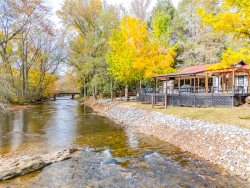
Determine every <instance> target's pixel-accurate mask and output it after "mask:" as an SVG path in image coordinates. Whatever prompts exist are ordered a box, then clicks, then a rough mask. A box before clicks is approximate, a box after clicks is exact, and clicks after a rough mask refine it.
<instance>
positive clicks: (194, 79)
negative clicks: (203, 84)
mask: <svg viewBox="0 0 250 188" xmlns="http://www.w3.org/2000/svg"><path fill="white" fill-rule="evenodd" d="M195 89H196V74H195V75H194V93H195Z"/></svg>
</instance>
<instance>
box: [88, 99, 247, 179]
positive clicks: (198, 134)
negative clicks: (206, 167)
mask: <svg viewBox="0 0 250 188" xmlns="http://www.w3.org/2000/svg"><path fill="white" fill-rule="evenodd" d="M87 103H88V105H89V106H91V107H92V108H93V109H94V110H95V111H96V112H98V113H100V114H101V115H103V116H106V117H109V118H110V119H112V120H114V121H116V122H119V123H122V124H123V125H124V126H127V127H128V128H129V129H132V130H133V131H135V132H139V133H144V134H149V135H152V136H154V137H157V138H159V139H161V140H164V141H166V142H168V143H171V144H173V145H175V146H177V147H179V148H181V149H182V150H183V151H188V152H191V153H193V154H195V155H197V156H199V157H202V158H203V159H205V160H208V161H210V162H211V163H213V164H216V165H219V166H221V167H223V168H225V169H227V170H228V171H229V172H230V173H231V174H232V175H237V176H240V177H241V178H243V179H245V180H248V181H250V131H249V130H248V129H244V128H239V127H237V126H234V125H229V124H227V125H225V124H213V123H209V122H206V121H200V120H191V119H187V118H181V117H177V116H174V115H169V114H164V113H161V112H157V111H150V110H145V109H142V108H139V107H135V106H131V105H129V104H128V103H122V102H111V101H110V100H105V99H102V100H98V101H96V102H90V101H88V102H87Z"/></svg>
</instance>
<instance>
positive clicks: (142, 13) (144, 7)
mask: <svg viewBox="0 0 250 188" xmlns="http://www.w3.org/2000/svg"><path fill="white" fill-rule="evenodd" d="M150 3H151V0H133V1H132V2H131V14H132V15H133V16H135V17H137V18H140V19H141V20H144V21H145V20H147V18H148V11H149V6H150Z"/></svg>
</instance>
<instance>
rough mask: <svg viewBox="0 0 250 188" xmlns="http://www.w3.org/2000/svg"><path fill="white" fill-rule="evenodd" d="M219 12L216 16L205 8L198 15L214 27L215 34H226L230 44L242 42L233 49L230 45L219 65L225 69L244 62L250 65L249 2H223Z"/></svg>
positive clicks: (246, 0)
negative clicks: (236, 41)
mask: <svg viewBox="0 0 250 188" xmlns="http://www.w3.org/2000/svg"><path fill="white" fill-rule="evenodd" d="M218 9H219V12H217V13H216V14H215V13H214V12H211V11H209V10H206V9H205V7H203V8H200V9H199V11H198V14H199V15H200V16H201V18H202V21H203V22H204V23H205V24H207V25H210V26H212V29H213V33H217V34H225V35H226V36H227V38H228V39H229V41H230V43H232V42H233V41H234V40H238V41H240V45H237V47H234V48H232V47H231V45H230V44H229V45H228V46H227V47H228V50H227V51H225V52H224V53H223V55H222V61H221V63H220V64H219V65H216V66H217V68H218V66H219V67H221V68H223V67H228V66H229V67H230V66H232V65H233V64H235V63H237V62H239V61H241V60H244V61H245V62H246V63H250V61H249V55H250V50H249V49H250V45H249V40H250V19H249V18H250V3H249V1H248V0H241V1H232V0H223V1H222V3H221V4H220V5H219V7H218Z"/></svg>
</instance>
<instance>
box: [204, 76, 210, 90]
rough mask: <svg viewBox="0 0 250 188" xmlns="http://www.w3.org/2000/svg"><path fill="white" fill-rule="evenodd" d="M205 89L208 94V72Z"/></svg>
mask: <svg viewBox="0 0 250 188" xmlns="http://www.w3.org/2000/svg"><path fill="white" fill-rule="evenodd" d="M205 88H206V93H208V89H209V88H208V72H206V79H205Z"/></svg>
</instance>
